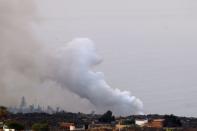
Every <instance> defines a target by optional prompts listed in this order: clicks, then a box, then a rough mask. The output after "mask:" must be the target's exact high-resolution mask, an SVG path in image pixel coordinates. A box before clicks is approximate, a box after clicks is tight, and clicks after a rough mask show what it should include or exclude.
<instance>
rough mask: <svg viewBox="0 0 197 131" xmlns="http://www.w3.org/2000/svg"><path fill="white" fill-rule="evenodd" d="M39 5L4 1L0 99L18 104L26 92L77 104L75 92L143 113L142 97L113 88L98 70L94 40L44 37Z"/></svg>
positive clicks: (98, 104)
mask: <svg viewBox="0 0 197 131" xmlns="http://www.w3.org/2000/svg"><path fill="white" fill-rule="evenodd" d="M34 10H35V7H34V4H33V3H32V2H30V1H28V2H27V1H26V0H15V1H8V0H1V1H0V28H1V30H0V41H1V42H0V90H1V91H0V104H2V105H6V106H8V105H16V103H18V101H17V99H18V98H20V97H21V96H23V95H24V96H26V97H28V99H30V101H31V102H34V101H35V100H36V101H41V103H44V104H53V105H63V104H64V102H68V104H67V103H66V104H65V105H71V103H72V105H74V104H75V103H74V102H70V104H69V101H72V100H71V97H72V96H73V95H70V93H73V94H75V96H76V95H77V96H79V97H80V98H83V99H82V100H85V101H86V102H85V103H88V102H89V103H92V105H93V106H95V109H96V111H98V112H104V111H106V110H108V109H109V110H112V111H113V112H115V113H116V114H121V115H126V114H138V113H142V106H143V105H142V102H141V101H140V100H139V99H137V98H136V97H134V96H131V95H130V93H129V92H127V91H120V90H119V89H117V88H116V89H115V88H111V87H110V86H109V85H108V84H107V83H106V82H105V80H104V75H103V73H101V72H94V71H93V67H94V66H95V65H97V64H99V63H100V62H101V58H100V57H99V56H98V54H97V51H96V49H95V46H94V43H93V42H92V41H91V40H89V39H88V38H77V39H74V40H73V41H71V42H70V43H67V44H66V43H65V45H63V46H59V45H57V44H54V45H53V48H51V46H49V45H47V44H43V43H41V42H38V40H37V39H35V37H33V36H32V29H31V28H30V27H31V26H30V25H31V24H32V22H33V18H34V17H33V16H34V12H35V11H34ZM68 92H69V93H68ZM67 95H68V96H67ZM49 99H51V100H50V101H49ZM64 99H69V100H67V101H65V100H64ZM75 101H76V99H75ZM50 102H51V103H50ZM57 103H58V104H57ZM81 103H83V101H81ZM86 105H91V104H86ZM73 107H76V106H73ZM82 107H83V106H82V105H79V106H78V108H79V109H80V108H82ZM79 111H80V110H79Z"/></svg>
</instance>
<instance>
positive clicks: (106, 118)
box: [99, 111, 115, 123]
mask: <svg viewBox="0 0 197 131" xmlns="http://www.w3.org/2000/svg"><path fill="white" fill-rule="evenodd" d="M114 120H115V117H114V116H112V111H107V112H106V113H104V114H103V115H102V116H101V117H100V118H99V121H100V122H104V123H110V122H112V121H114Z"/></svg>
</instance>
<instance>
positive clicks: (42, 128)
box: [32, 123, 49, 131]
mask: <svg viewBox="0 0 197 131" xmlns="http://www.w3.org/2000/svg"><path fill="white" fill-rule="evenodd" d="M32 129H33V130H34V131H48V130H49V125H48V124H47V123H35V124H33V125H32Z"/></svg>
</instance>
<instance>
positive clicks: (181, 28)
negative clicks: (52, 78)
mask: <svg viewBox="0 0 197 131" xmlns="http://www.w3.org/2000/svg"><path fill="white" fill-rule="evenodd" d="M37 9H38V12H39V13H38V14H39V18H40V19H39V29H37V35H38V36H39V37H40V38H42V39H43V40H45V41H47V42H48V44H54V43H60V44H61V43H66V42H68V41H70V40H71V39H73V38H75V37H88V38H90V39H92V40H93V41H94V42H95V43H96V46H97V48H98V52H99V53H100V55H101V56H102V58H103V62H102V63H101V65H99V66H98V67H96V69H95V70H98V71H102V72H104V74H105V77H106V80H107V82H108V83H109V84H110V85H111V86H112V87H114V88H115V87H116V88H120V89H122V90H129V91H130V92H131V93H132V94H133V95H135V96H137V97H138V98H140V99H141V100H142V101H143V103H144V110H145V113H160V114H166V113H173V114H176V115H187V116H197V102H196V99H197V61H196V56H197V51H196V50H197V37H196V34H197V24H196V23H197V1H196V0H81V1H73V0H42V1H39V0H37ZM38 30H39V31H38Z"/></svg>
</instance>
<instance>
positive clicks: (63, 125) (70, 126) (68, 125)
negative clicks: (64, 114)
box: [60, 122, 75, 130]
mask: <svg viewBox="0 0 197 131" xmlns="http://www.w3.org/2000/svg"><path fill="white" fill-rule="evenodd" d="M74 125H75V124H74V123H65V122H61V123H60V128H62V129H66V130H73V128H74Z"/></svg>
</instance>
